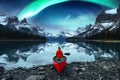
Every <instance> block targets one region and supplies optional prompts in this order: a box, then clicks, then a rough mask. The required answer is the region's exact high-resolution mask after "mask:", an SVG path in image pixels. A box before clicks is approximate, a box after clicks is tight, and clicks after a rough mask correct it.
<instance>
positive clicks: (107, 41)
mask: <svg viewBox="0 0 120 80" xmlns="http://www.w3.org/2000/svg"><path fill="white" fill-rule="evenodd" d="M85 41H90V42H106V43H120V40H85Z"/></svg>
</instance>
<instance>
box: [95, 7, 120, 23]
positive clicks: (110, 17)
mask: <svg viewBox="0 0 120 80" xmlns="http://www.w3.org/2000/svg"><path fill="white" fill-rule="evenodd" d="M118 19H120V5H119V7H118V8H117V13H116V14H110V13H106V12H105V11H102V12H101V13H100V14H99V15H98V17H97V18H96V23H102V22H116V21H117V20H118Z"/></svg>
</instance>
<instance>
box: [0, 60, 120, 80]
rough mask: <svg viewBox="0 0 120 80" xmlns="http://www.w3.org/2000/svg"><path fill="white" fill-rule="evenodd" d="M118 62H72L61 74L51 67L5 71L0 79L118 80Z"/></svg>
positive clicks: (119, 62)
mask: <svg viewBox="0 0 120 80" xmlns="http://www.w3.org/2000/svg"><path fill="white" fill-rule="evenodd" d="M119 71H120V61H118V60H96V61H94V62H73V63H70V64H68V65H67V67H66V68H65V69H64V71H63V72H62V73H61V74H58V73H57V71H56V70H55V69H54V68H53V66H52V65H44V66H34V67H31V68H16V69H12V70H6V71H5V72H4V73H3V74H2V76H1V77H0V79H1V80H2V79H3V80H4V79H5V80H6V79H11V80H13V79H14V80H97V79H98V80H101V79H102V80H119V79H120V76H119Z"/></svg>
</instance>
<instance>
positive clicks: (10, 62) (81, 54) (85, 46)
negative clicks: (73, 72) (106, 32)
mask: <svg viewBox="0 0 120 80" xmlns="http://www.w3.org/2000/svg"><path fill="white" fill-rule="evenodd" d="M59 45H60V46H61V49H62V51H63V53H70V55H65V56H66V57H67V62H68V63H71V62H86V61H87V62H93V61H95V60H102V59H106V60H107V59H111V60H112V59H117V60H119V58H120V54H119V53H120V44H118V43H95V42H79V43H67V42H62V43H61V42H47V43H44V44H43V43H40V42H0V66H4V67H5V68H6V69H11V68H17V67H26V68H29V67H32V66H36V65H46V64H52V58H53V57H54V56H55V53H56V50H57V47H58V46H59Z"/></svg>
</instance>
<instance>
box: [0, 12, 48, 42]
mask: <svg viewBox="0 0 120 80" xmlns="http://www.w3.org/2000/svg"><path fill="white" fill-rule="evenodd" d="M42 33H45V32H44V29H41V28H40V27H38V26H33V25H31V24H30V23H28V22H27V19H23V20H21V21H19V19H18V18H17V16H12V17H8V16H7V15H6V14H4V13H2V12H0V39H2V40H4V39H5V40H6V39H32V40H33V39H41V40H46V38H45V37H44V36H45V35H44V34H42Z"/></svg>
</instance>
